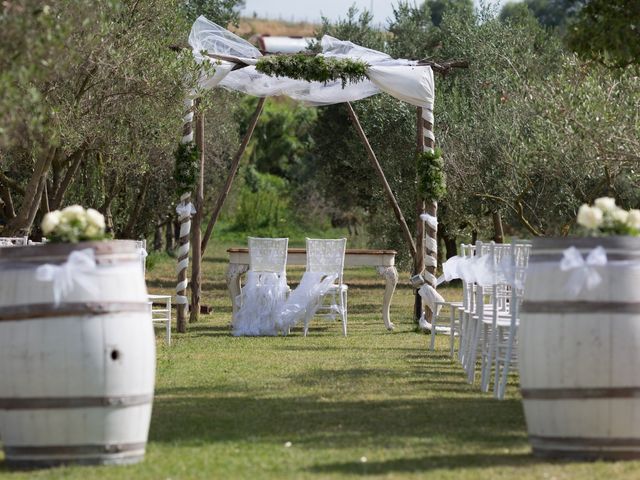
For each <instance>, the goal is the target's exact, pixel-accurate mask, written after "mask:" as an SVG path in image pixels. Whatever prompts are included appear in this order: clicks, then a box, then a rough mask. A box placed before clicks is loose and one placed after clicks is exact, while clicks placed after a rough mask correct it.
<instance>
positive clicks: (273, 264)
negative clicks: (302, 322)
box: [233, 237, 290, 336]
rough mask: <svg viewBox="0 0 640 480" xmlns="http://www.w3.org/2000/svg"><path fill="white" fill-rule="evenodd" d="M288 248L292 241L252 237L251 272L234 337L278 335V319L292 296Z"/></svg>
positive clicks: (239, 303) (236, 317)
mask: <svg viewBox="0 0 640 480" xmlns="http://www.w3.org/2000/svg"><path fill="white" fill-rule="evenodd" d="M288 245H289V239H288V238H258V237H249V272H248V273H247V279H246V282H245V285H244V287H243V290H242V293H241V294H240V295H239V296H238V297H237V298H236V302H237V303H236V305H237V310H236V313H235V315H234V318H233V335H235V336H257V335H267V336H273V335H277V334H278V331H279V327H278V315H279V313H280V309H281V307H282V305H283V303H284V302H285V301H286V298H287V296H288V294H289V292H290V289H289V287H288V286H287V274H286V266H287V248H288ZM282 333H285V334H286V333H287V332H286V331H284V332H282Z"/></svg>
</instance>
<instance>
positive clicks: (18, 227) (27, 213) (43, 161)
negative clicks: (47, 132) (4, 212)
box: [3, 148, 58, 236]
mask: <svg viewBox="0 0 640 480" xmlns="http://www.w3.org/2000/svg"><path fill="white" fill-rule="evenodd" d="M57 151H58V150H57V149H56V148H52V149H49V151H48V152H47V153H46V154H43V155H42V156H40V157H39V158H38V159H37V160H36V164H35V167H34V169H33V174H32V175H31V178H30V179H29V182H28V183H27V187H26V188H25V193H24V197H23V201H22V205H20V209H19V210H18V213H17V214H16V216H15V218H13V219H11V220H10V221H9V223H8V224H7V226H6V227H5V228H4V230H3V234H4V235H6V236H17V235H28V234H29V232H30V230H31V226H32V225H33V220H34V218H35V216H36V212H37V211H38V207H39V206H40V200H41V198H42V191H43V189H44V181H45V180H46V177H47V173H49V169H50V168H51V162H52V161H53V158H54V157H55V155H56V154H57Z"/></svg>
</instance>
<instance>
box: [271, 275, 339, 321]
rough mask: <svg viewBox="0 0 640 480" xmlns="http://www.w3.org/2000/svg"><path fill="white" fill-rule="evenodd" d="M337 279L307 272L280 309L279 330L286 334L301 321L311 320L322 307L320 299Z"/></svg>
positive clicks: (333, 276) (332, 276) (335, 276)
mask: <svg viewBox="0 0 640 480" xmlns="http://www.w3.org/2000/svg"><path fill="white" fill-rule="evenodd" d="M337 278H338V275H336V274H331V275H325V274H324V273H321V272H305V273H304V275H303V276H302V279H301V280H300V285H298V287H297V288H296V289H295V290H294V291H292V292H291V295H289V298H288V299H287V301H286V302H285V303H284V304H283V305H282V308H281V309H280V312H279V315H278V317H277V319H276V325H277V327H278V329H279V330H280V331H282V332H285V333H286V332H287V331H288V330H289V329H290V328H291V327H293V326H295V325H296V324H297V323H298V322H300V321H301V320H307V321H308V320H309V319H311V318H312V317H313V316H314V315H315V313H316V310H317V309H318V306H319V305H320V299H321V298H322V296H323V295H325V294H326V293H327V292H328V291H329V289H330V288H331V287H332V286H333V284H334V282H335V281H336V279H337Z"/></svg>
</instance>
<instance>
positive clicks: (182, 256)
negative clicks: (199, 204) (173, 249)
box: [176, 194, 196, 305]
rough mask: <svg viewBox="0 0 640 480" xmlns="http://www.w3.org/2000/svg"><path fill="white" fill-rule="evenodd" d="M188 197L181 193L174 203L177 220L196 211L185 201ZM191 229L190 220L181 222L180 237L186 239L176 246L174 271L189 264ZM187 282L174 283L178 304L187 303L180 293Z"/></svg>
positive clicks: (185, 287) (184, 288) (183, 268)
mask: <svg viewBox="0 0 640 480" xmlns="http://www.w3.org/2000/svg"><path fill="white" fill-rule="evenodd" d="M187 198H189V195H188V194H185V195H183V197H182V198H181V199H180V200H182V201H181V202H180V203H179V204H178V205H176V213H177V214H178V221H180V222H182V221H183V220H185V219H190V218H191V215H193V214H194V213H196V208H195V207H194V205H193V203H191V202H188V203H187V202H186V201H185V199H187ZM190 231H191V220H187V221H186V222H183V223H181V225H180V238H185V237H186V238H187V241H186V242H185V243H183V244H182V245H180V247H179V248H178V259H179V261H178V263H177V265H176V273H180V272H181V271H183V270H185V271H186V269H187V267H188V266H189V248H190V246H191V245H190V243H189V241H188V238H189V232H190ZM188 284H189V280H188V279H187V278H185V279H184V280H181V281H180V282H178V284H177V285H176V304H178V305H187V304H188V303H189V301H188V299H187V297H186V296H185V295H180V293H181V292H183V291H185V290H186V289H187V285H188Z"/></svg>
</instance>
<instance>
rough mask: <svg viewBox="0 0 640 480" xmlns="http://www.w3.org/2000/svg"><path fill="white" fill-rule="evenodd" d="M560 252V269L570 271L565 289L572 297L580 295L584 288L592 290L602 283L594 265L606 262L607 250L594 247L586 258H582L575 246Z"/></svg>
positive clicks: (599, 265) (601, 264)
mask: <svg viewBox="0 0 640 480" xmlns="http://www.w3.org/2000/svg"><path fill="white" fill-rule="evenodd" d="M562 254H563V258H562V260H561V261H560V270H562V271H563V272H571V275H570V276H569V282H568V283H567V285H566V290H567V293H568V294H569V295H571V296H572V297H573V298H575V297H577V296H578V295H580V292H582V291H583V290H584V289H585V288H586V289H587V290H592V289H594V288H595V287H597V286H598V285H600V284H601V283H602V277H601V276H600V274H599V273H598V270H597V268H596V267H603V266H605V265H606V264H607V252H606V251H605V249H604V248H602V247H596V248H594V249H593V250H591V251H590V252H589V253H588V255H587V256H586V258H583V256H582V255H581V254H580V251H579V250H578V249H577V248H576V247H569V248H567V249H566V250H565V251H564V252H562Z"/></svg>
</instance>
